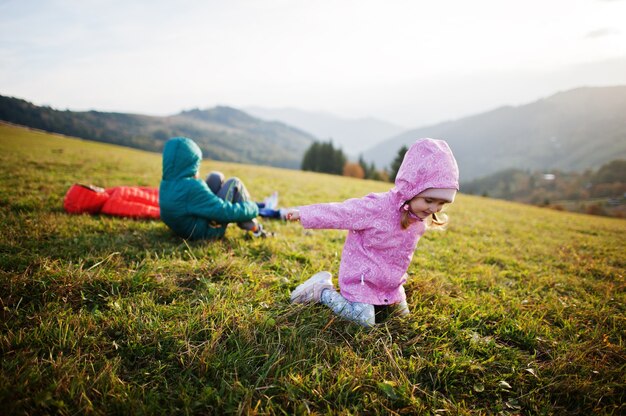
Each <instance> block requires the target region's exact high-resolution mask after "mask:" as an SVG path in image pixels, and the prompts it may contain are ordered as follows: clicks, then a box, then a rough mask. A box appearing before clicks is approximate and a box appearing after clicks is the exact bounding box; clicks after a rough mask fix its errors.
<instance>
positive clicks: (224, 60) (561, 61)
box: [0, 0, 626, 127]
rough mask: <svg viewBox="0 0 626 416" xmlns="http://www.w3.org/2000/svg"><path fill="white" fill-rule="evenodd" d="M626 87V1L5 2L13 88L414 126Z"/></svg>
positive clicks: (107, 103)
mask: <svg viewBox="0 0 626 416" xmlns="http://www.w3.org/2000/svg"><path fill="white" fill-rule="evenodd" d="M618 84H622V85H623V84H626V0H525V1H512V0H509V1H507V0H472V1H468V0H441V1H422V0H412V1H408V0H406V1H400V0H380V1H371V0H355V1H352V0H309V1H305V0H223V1H214V0H177V1H160V0H149V1H148V0H146V1H133V0H119V1H118V0H75V1H74V0H0V94H2V95H11V96H15V97H19V98H23V99H26V100H28V101H32V102H34V103H35V104H38V105H49V106H52V107H54V108H57V109H71V110H89V109H95V110H100V111H118V112H133V113H141V114H152V115H168V114H174V113H177V112H179V111H181V110H183V109H190V108H196V107H197V108H208V107H213V106H215V105H229V106H233V107H237V108H245V107H248V106H261V107H268V108H276V107H296V108H300V109H304V110H313V111H324V112H331V113H334V114H336V115H339V116H344V117H367V116H373V117H377V118H382V119H385V120H388V121H391V122H394V123H397V124H400V125H402V126H405V127H420V126H423V125H425V124H430V123H434V122H439V121H443V120H446V119H450V118H459V117H462V116H466V115H470V114H474V113H478V112H482V111H485V110H490V109H492V108H495V107H497V106H500V105H505V104H512V105H518V104H525V103H527V102H530V101H534V100H536V99H539V98H542V97H546V96H549V95H551V94H553V93H556V92H558V91H561V90H566V89H570V88H575V87H579V86H602V85H618Z"/></svg>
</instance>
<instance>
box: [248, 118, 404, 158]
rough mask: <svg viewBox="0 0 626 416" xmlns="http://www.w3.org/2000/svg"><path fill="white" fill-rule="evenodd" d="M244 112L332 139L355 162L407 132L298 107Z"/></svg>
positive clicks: (381, 123) (380, 122)
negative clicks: (380, 144) (376, 147)
mask: <svg viewBox="0 0 626 416" xmlns="http://www.w3.org/2000/svg"><path fill="white" fill-rule="evenodd" d="M244 111H245V112H246V113H248V114H252V115H253V116H255V117H259V118H261V119H264V120H277V121H281V122H283V123H286V124H289V125H291V126H295V127H297V128H299V129H302V130H304V131H308V132H310V133H311V134H313V135H314V136H316V137H318V138H320V139H321V140H323V141H328V140H332V142H333V144H334V145H335V146H336V147H339V148H341V149H342V150H343V151H344V153H345V154H346V155H348V156H349V157H350V158H352V159H354V160H356V159H357V158H358V157H359V155H360V154H361V153H363V152H364V151H366V150H367V149H369V148H371V147H373V146H375V145H377V144H378V143H380V142H381V140H384V139H387V138H389V137H393V136H395V135H397V134H400V133H402V132H403V131H406V128H404V127H400V126H397V125H395V124H392V123H389V122H387V121H384V120H379V119H376V118H374V117H366V118H358V119H349V118H343V117H337V116H335V115H333V114H330V113H323V112H313V111H303V110H299V109H297V108H262V107H247V108H245V109H244Z"/></svg>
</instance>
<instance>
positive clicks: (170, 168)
mask: <svg viewBox="0 0 626 416" xmlns="http://www.w3.org/2000/svg"><path fill="white" fill-rule="evenodd" d="M201 160H202V151H201V150H200V148H199V147H198V145H197V144H196V143H195V142H194V141H193V140H191V139H188V138H185V137H175V138H173V139H170V140H168V141H167V142H166V143H165V148H164V149H163V178H162V180H161V186H160V188H159V206H160V209H161V219H162V220H163V222H164V223H165V224H167V225H168V226H169V227H170V228H171V229H172V230H173V231H174V232H175V233H176V234H178V235H179V236H181V237H183V238H186V239H190V240H196V239H206V238H219V237H222V236H223V235H224V233H225V232H226V226H227V225H228V224H229V223H231V222H236V223H238V225H239V227H240V228H242V229H245V230H248V231H251V232H252V233H253V234H254V235H256V236H259V235H261V234H262V233H263V230H262V227H261V225H260V224H259V223H258V222H257V221H256V219H255V217H256V216H257V215H258V213H259V210H258V206H257V204H256V203H255V202H252V201H249V195H248V191H247V190H246V188H245V186H244V185H243V183H242V182H241V181H240V180H238V179H237V178H232V179H229V180H228V181H226V182H225V183H223V184H221V188H222V190H221V191H220V190H216V191H217V192H214V191H212V190H211V189H210V188H209V186H208V185H207V183H206V182H205V181H203V180H202V179H200V178H199V168H200V161H201ZM218 195H219V196H218Z"/></svg>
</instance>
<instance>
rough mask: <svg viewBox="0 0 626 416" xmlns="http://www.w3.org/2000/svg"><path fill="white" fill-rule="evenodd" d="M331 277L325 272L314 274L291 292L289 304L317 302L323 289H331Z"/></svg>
mask: <svg viewBox="0 0 626 416" xmlns="http://www.w3.org/2000/svg"><path fill="white" fill-rule="evenodd" d="M333 288H334V286H333V281H332V275H331V274H330V273H329V272H327V271H322V272H318V273H315V274H314V275H313V276H311V277H309V278H308V279H307V280H306V281H305V282H304V283H302V284H300V285H299V286H298V287H296V288H295V289H294V290H293V292H291V303H309V302H319V301H320V297H321V296H322V291H323V290H324V289H333Z"/></svg>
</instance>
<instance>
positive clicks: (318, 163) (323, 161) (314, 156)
mask: <svg viewBox="0 0 626 416" xmlns="http://www.w3.org/2000/svg"><path fill="white" fill-rule="evenodd" d="M345 164H346V156H345V155H344V153H343V151H342V150H341V149H335V147H334V146H333V143H332V140H329V141H328V142H314V143H313V144H311V146H310V147H309V148H308V149H307V151H306V152H305V153H304V157H303V158H302V165H301V166H302V170H308V171H313V172H323V173H332V174H334V175H341V174H343V167H344V165H345Z"/></svg>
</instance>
